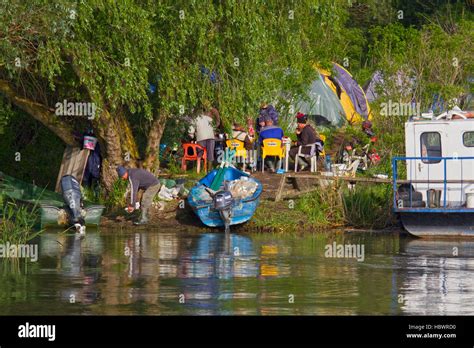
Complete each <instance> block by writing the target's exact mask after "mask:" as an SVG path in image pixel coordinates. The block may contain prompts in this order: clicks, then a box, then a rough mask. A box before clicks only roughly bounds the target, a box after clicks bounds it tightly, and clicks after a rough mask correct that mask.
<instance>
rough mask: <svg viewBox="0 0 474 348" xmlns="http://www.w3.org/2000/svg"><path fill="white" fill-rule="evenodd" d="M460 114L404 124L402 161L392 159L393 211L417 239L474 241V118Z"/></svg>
mask: <svg viewBox="0 0 474 348" xmlns="http://www.w3.org/2000/svg"><path fill="white" fill-rule="evenodd" d="M458 114H459V116H458V117H456V116H454V117H451V116H453V115H458ZM463 114H465V113H463V112H461V113H459V112H453V113H445V114H444V115H443V116H444V117H437V118H434V119H433V118H432V119H422V118H421V119H412V120H410V121H408V122H406V123H405V148H406V157H394V158H392V169H393V207H394V208H393V211H394V212H395V213H396V214H399V216H400V220H401V222H402V224H403V226H404V228H405V229H406V230H407V231H408V232H409V233H411V234H413V235H415V236H418V237H428V236H431V237H432V236H443V237H455V236H470V237H474V118H468V117H465V116H463ZM466 114H467V113H466ZM446 116H447V117H446Z"/></svg>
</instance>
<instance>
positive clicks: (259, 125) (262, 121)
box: [255, 116, 265, 134]
mask: <svg viewBox="0 0 474 348" xmlns="http://www.w3.org/2000/svg"><path fill="white" fill-rule="evenodd" d="M263 127H265V117H263V116H258V117H257V122H256V123H255V132H256V133H257V134H260V131H261V130H262V128H263Z"/></svg>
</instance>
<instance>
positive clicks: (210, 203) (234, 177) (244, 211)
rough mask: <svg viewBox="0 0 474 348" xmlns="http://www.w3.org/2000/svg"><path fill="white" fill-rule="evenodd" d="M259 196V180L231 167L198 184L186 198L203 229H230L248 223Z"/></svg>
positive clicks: (217, 171) (210, 174)
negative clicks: (226, 227)
mask: <svg viewBox="0 0 474 348" xmlns="http://www.w3.org/2000/svg"><path fill="white" fill-rule="evenodd" d="M216 180H217V181H219V182H218V186H217V187H218V188H217V187H216ZM211 187H212V188H211ZM261 193H262V183H261V182H260V181H259V180H257V179H255V178H254V177H252V176H250V175H249V174H247V173H245V172H243V171H241V170H238V169H236V168H234V167H224V168H220V169H216V170H213V171H211V172H210V173H209V174H207V175H206V176H205V177H204V178H202V179H201V180H199V182H198V183H197V184H196V185H195V186H194V187H193V188H192V189H191V191H190V193H189V195H188V203H189V205H190V206H191V208H192V209H193V211H194V212H195V213H196V215H197V216H198V217H199V219H200V220H201V221H202V223H203V224H205V225H206V226H209V227H221V226H226V223H228V225H229V226H230V225H237V224H241V223H244V222H247V221H248V220H250V218H251V217H252V216H253V214H254V213H255V210H256V209H257V206H258V204H259V201H260V195H261Z"/></svg>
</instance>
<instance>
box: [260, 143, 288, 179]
mask: <svg viewBox="0 0 474 348" xmlns="http://www.w3.org/2000/svg"><path fill="white" fill-rule="evenodd" d="M267 156H276V157H278V158H279V159H280V168H281V165H282V159H283V158H284V157H285V148H284V147H283V146H282V142H281V139H273V138H269V139H263V144H262V173H263V172H264V168H265V157H267Z"/></svg>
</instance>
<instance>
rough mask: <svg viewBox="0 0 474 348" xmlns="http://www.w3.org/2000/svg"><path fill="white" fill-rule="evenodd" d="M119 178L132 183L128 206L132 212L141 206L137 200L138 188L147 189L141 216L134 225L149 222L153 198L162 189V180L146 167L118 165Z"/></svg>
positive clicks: (143, 197)
mask: <svg viewBox="0 0 474 348" xmlns="http://www.w3.org/2000/svg"><path fill="white" fill-rule="evenodd" d="M117 174H118V176H119V178H121V179H123V180H127V179H128V181H129V185H130V205H129V206H128V207H127V208H126V210H127V212H129V213H132V212H133V211H134V210H135V209H139V208H140V203H139V202H137V192H138V189H142V190H145V192H144V193H143V196H142V203H141V211H142V214H141V217H140V220H139V221H138V222H134V225H146V224H147V223H148V209H149V208H150V206H151V203H153V198H154V197H155V196H156V194H157V193H158V191H159V190H160V181H159V180H158V179H157V178H156V177H155V176H154V175H153V174H151V173H150V172H149V171H147V170H145V169H135V168H129V169H127V168H124V167H122V166H118V167H117Z"/></svg>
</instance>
